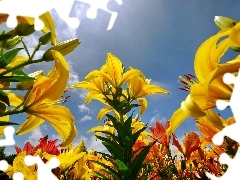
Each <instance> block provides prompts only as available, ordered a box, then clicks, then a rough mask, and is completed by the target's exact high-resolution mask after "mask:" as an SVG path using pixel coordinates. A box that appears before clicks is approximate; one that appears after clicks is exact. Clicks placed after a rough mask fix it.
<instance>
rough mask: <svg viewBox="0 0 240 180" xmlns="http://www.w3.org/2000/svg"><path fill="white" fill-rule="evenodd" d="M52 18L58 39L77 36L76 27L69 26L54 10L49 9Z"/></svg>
mask: <svg viewBox="0 0 240 180" xmlns="http://www.w3.org/2000/svg"><path fill="white" fill-rule="evenodd" d="M50 12H51V15H52V17H53V19H54V23H55V27H56V28H55V29H56V35H57V37H58V41H60V42H61V41H65V40H67V39H72V38H76V37H77V33H76V29H72V28H70V27H69V26H68V25H67V24H66V23H65V21H64V20H62V19H61V18H60V17H59V16H58V14H57V13H56V11H55V10H52V11H50ZM63 29H64V30H63Z"/></svg>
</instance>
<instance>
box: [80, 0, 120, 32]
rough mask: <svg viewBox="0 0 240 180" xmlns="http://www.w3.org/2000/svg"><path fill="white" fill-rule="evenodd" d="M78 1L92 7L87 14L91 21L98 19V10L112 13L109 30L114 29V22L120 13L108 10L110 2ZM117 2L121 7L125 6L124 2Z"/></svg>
mask: <svg viewBox="0 0 240 180" xmlns="http://www.w3.org/2000/svg"><path fill="white" fill-rule="evenodd" d="M77 1H79V2H82V3H85V4H88V5H90V8H89V9H88V10H87V12H86V16H87V17H88V18H89V19H95V18H96V17H97V11H98V9H101V10H104V11H106V12H108V13H110V14H111V18H110V21H109V23H108V27H107V30H110V29H112V27H113V25H114V22H115V21H116V19H117V15H118V13H117V12H114V11H111V10H109V9H108V3H109V0H77ZM115 1H116V2H117V3H118V4H119V5H122V4H123V2H122V0H115Z"/></svg>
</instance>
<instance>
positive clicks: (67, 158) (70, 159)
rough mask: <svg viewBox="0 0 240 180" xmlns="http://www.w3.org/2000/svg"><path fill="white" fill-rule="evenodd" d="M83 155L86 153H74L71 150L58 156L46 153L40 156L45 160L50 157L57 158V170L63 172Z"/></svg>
mask: <svg viewBox="0 0 240 180" xmlns="http://www.w3.org/2000/svg"><path fill="white" fill-rule="evenodd" d="M85 154H86V152H80V153H75V152H74V149H71V150H68V151H65V152H62V153H61V154H60V155H58V156H55V155H50V154H48V153H46V152H44V153H43V154H42V155H43V157H44V158H46V159H47V160H50V159H51V158H52V157H56V158H58V160H59V161H60V165H59V168H60V169H61V170H63V171H64V170H66V169H68V168H69V167H71V166H72V165H73V164H74V163H75V162H76V161H77V160H79V159H80V158H82V157H83V156H84V155H85Z"/></svg>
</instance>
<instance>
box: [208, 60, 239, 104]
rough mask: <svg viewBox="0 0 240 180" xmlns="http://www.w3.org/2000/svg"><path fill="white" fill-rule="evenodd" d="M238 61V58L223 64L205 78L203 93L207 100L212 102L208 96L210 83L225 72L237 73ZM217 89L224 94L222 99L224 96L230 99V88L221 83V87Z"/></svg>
mask: <svg viewBox="0 0 240 180" xmlns="http://www.w3.org/2000/svg"><path fill="white" fill-rule="evenodd" d="M239 60H240V58H237V59H236V60H235V61H231V62H229V63H224V64H222V65H221V66H220V67H218V68H217V69H215V70H214V71H213V72H211V73H210V74H209V76H208V77H207V79H206V82H205V93H206V97H207V98H208V99H209V100H211V101H214V100H213V98H211V96H210V94H209V92H210V90H209V89H210V84H211V83H212V81H213V80H214V79H216V78H217V77H220V76H223V75H224V74H225V73H227V72H229V73H234V72H238V70H239V68H240V61H239ZM219 88H221V90H222V93H224V94H225V95H223V97H224V96H225V97H226V96H228V95H229V97H230V95H231V92H232V89H231V88H230V87H228V88H227V87H226V85H225V84H224V83H222V85H219Z"/></svg>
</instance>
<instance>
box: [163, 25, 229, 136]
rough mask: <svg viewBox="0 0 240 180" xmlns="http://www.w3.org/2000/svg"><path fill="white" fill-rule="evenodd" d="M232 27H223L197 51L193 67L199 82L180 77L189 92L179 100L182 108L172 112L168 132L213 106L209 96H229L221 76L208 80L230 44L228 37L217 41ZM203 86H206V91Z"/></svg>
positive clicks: (220, 97)
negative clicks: (224, 28)
mask: <svg viewBox="0 0 240 180" xmlns="http://www.w3.org/2000/svg"><path fill="white" fill-rule="evenodd" d="M231 31H232V29H227V30H222V31H220V32H219V33H217V34H216V35H214V36H212V37H210V38H209V39H207V40H206V41H205V42H204V43H203V44H202V45H201V46H200V47H199V49H198V50H197V52H196V56H195V60H194V70H195V73H196V78H197V79H198V82H194V81H193V79H191V78H189V77H188V79H189V81H186V80H184V79H183V78H182V77H180V79H181V81H182V82H183V83H184V84H187V85H188V86H190V87H189V89H190V94H189V95H188V97H187V99H186V100H185V101H183V102H182V104H181V107H180V108H179V109H178V110H176V111H175V112H174V114H173V115H172V117H171V119H170V127H169V128H168V129H167V134H171V133H173V132H174V130H175V129H176V128H177V127H178V126H179V125H180V124H181V123H182V122H183V121H184V120H185V119H186V118H188V117H190V116H193V117H198V118H199V117H203V116H205V115H206V113H205V110H207V109H210V108H213V107H215V106H216V102H215V101H210V100H209V97H208V96H211V97H214V99H215V100H216V99H228V98H229V97H230V96H231V88H230V87H229V86H227V85H226V84H224V83H223V81H222V79H221V78H218V79H216V80H215V81H214V83H212V84H210V83H209V80H208V79H209V77H210V76H211V74H212V73H213V72H214V71H217V69H219V68H220V67H219V66H220V65H219V63H220V58H221V57H222V56H223V55H224V53H225V52H226V51H227V50H228V48H229V47H230V46H231V41H230V40H229V38H226V39H224V40H222V41H221V42H220V43H219V44H217V42H218V41H219V39H220V38H222V37H224V36H227V35H229V34H230V33H231ZM205 86H208V89H207V93H208V94H209V95H208V94H207V93H206V90H205Z"/></svg>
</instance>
